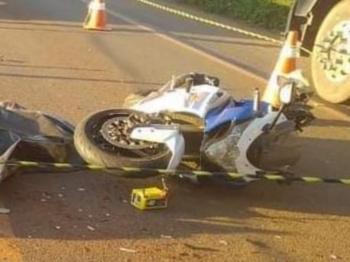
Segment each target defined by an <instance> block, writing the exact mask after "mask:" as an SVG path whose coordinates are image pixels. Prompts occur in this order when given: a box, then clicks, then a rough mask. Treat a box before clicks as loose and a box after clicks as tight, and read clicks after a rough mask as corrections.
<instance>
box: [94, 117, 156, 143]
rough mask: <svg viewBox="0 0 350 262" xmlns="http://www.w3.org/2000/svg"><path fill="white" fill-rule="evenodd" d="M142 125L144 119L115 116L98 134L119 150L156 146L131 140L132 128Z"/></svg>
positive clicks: (104, 124)
mask: <svg viewBox="0 0 350 262" xmlns="http://www.w3.org/2000/svg"><path fill="white" fill-rule="evenodd" d="M142 123H146V119H144V118H142V117H141V116H138V115H131V116H116V117H113V118H110V119H108V120H107V121H106V122H104V123H103V125H102V127H101V130H100V132H101V135H102V137H103V138H104V139H105V140H106V141H108V142H109V143H110V144H112V145H114V146H118V147H121V148H126V149H131V148H132V149H145V148H150V147H153V146H156V145H157V144H152V143H149V142H146V141H141V140H133V139H131V137H130V133H131V130H132V127H133V126H135V125H140V124H142Z"/></svg>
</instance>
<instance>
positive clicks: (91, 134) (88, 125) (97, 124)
mask: <svg viewBox="0 0 350 262" xmlns="http://www.w3.org/2000/svg"><path fill="white" fill-rule="evenodd" d="M135 113H136V112H135V111H133V110H128V109H110V110H104V111H99V112H95V113H93V114H91V115H89V116H88V117H86V118H85V119H83V121H81V122H80V123H79V124H78V125H77V127H76V129H75V132H74V145H75V147H76V150H77V151H78V153H79V154H80V156H81V157H82V158H83V159H84V160H85V161H86V162H87V163H89V164H94V165H103V166H106V167H109V168H113V167H137V168H166V166H167V164H168V162H169V159H170V158H171V152H170V151H169V150H168V148H167V147H166V145H163V144H157V145H156V146H155V147H154V145H151V144H150V143H148V144H147V142H146V143H145V145H144V146H141V147H142V148H141V149H140V147H139V148H136V146H135V149H133V150H129V149H126V148H123V147H118V145H115V144H111V143H110V142H109V141H107V140H106V138H105V137H104V136H103V135H102V132H101V130H102V126H103V125H104V124H105V123H106V122H107V121H108V120H112V119H115V118H121V119H122V118H123V117H125V118H127V117H128V116H130V114H135ZM136 114H142V113H136ZM152 146H153V148H152ZM131 174H132V173H131Z"/></svg>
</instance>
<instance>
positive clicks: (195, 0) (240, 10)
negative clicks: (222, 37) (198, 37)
mask: <svg viewBox="0 0 350 262" xmlns="http://www.w3.org/2000/svg"><path fill="white" fill-rule="evenodd" d="M176 2H178V3H183V4H189V5H195V6H198V8H200V9H203V10H205V11H207V12H209V13H213V14H220V15H224V16H227V17H232V18H236V19H241V20H245V21H247V22H248V23H250V24H253V25H257V26H260V27H263V28H266V29H276V30H283V29H284V28H285V25H286V22H287V18H288V12H289V7H290V5H291V2H292V0H176Z"/></svg>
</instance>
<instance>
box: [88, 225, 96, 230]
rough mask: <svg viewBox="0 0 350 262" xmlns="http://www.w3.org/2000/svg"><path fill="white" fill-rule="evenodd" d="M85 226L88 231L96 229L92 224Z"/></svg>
mask: <svg viewBox="0 0 350 262" xmlns="http://www.w3.org/2000/svg"><path fill="white" fill-rule="evenodd" d="M86 228H87V229H89V230H90V231H95V230H96V229H95V228H94V227H92V226H87V227H86Z"/></svg>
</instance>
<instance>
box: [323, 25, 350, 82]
mask: <svg viewBox="0 0 350 262" xmlns="http://www.w3.org/2000/svg"><path fill="white" fill-rule="evenodd" d="M317 48H318V49H317V53H316V55H317V59H318V61H319V62H320V63H321V65H322V68H323V70H324V73H325V75H326V77H327V78H328V79H329V80H330V81H332V82H341V81H343V80H344V79H346V78H347V77H348V76H349V74H350V20H347V21H342V22H340V23H338V24H337V25H336V26H335V27H334V28H333V29H332V30H331V31H330V32H329V33H328V35H327V36H326V37H325V38H324V39H323V42H322V43H321V44H319V45H318V46H317Z"/></svg>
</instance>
